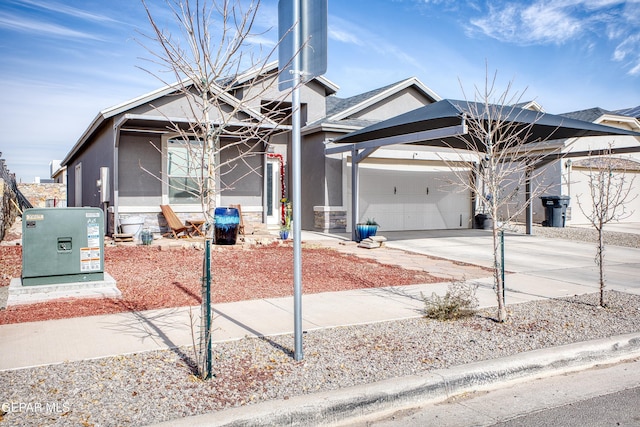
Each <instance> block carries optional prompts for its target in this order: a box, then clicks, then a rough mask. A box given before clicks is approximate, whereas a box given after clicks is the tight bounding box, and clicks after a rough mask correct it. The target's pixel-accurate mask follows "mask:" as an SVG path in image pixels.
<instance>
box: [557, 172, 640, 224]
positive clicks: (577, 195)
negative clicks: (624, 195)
mask: <svg viewBox="0 0 640 427" xmlns="http://www.w3.org/2000/svg"><path fill="white" fill-rule="evenodd" d="M625 179H626V180H627V182H631V180H633V189H632V191H631V194H630V195H629V197H628V202H627V203H626V204H625V206H624V212H625V213H624V218H623V219H622V220H621V222H638V223H640V195H638V183H640V173H637V172H636V173H634V172H627V173H626V176H625ZM578 200H579V201H580V203H581V204H582V209H584V211H585V213H587V215H591V211H592V202H591V191H590V188H589V172H588V171H586V170H583V169H577V168H576V169H574V173H573V174H572V175H571V200H570V201H569V204H570V206H571V224H575V225H579V224H589V220H588V218H587V216H585V213H583V212H582V209H580V206H579V204H578Z"/></svg>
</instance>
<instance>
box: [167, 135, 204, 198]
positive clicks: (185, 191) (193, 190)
mask: <svg viewBox="0 0 640 427" xmlns="http://www.w3.org/2000/svg"><path fill="white" fill-rule="evenodd" d="M166 159H167V160H166V161H167V164H166V168H167V169H166V170H167V184H168V185H167V187H168V191H167V193H168V196H169V203H174V204H187V203H199V202H200V195H201V190H202V185H203V182H204V180H203V179H202V164H203V163H204V164H205V165H206V164H207V161H206V156H205V155H204V153H203V145H202V141H199V140H197V139H195V138H193V139H188V140H185V139H182V138H172V139H169V140H168V141H167V157H166Z"/></svg>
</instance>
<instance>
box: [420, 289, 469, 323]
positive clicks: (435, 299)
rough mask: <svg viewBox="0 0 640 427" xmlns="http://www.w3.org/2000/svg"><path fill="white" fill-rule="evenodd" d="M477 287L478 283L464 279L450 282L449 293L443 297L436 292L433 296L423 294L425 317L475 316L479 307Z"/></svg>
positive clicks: (441, 318)
mask: <svg viewBox="0 0 640 427" xmlns="http://www.w3.org/2000/svg"><path fill="white" fill-rule="evenodd" d="M477 289H478V285H477V284H471V283H466V281H465V280H464V279H463V280H460V281H454V282H451V283H449V286H448V287H447V293H446V294H445V295H444V296H443V297H441V296H439V295H437V294H436V293H435V292H434V293H432V294H431V297H425V296H424V294H422V299H423V300H424V305H425V308H424V315H425V317H427V318H429V319H437V320H455V319H460V318H463V317H469V316H473V315H474V314H475V313H476V309H477V307H478V298H477V297H476V290H477Z"/></svg>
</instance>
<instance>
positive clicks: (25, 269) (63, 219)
mask: <svg viewBox="0 0 640 427" xmlns="http://www.w3.org/2000/svg"><path fill="white" fill-rule="evenodd" d="M101 280H104V216H103V212H102V210H101V209H98V208H34V209H26V210H25V211H24V213H23V215H22V285H23V286H31V285H52V284H59V283H74V282H93V281H101Z"/></svg>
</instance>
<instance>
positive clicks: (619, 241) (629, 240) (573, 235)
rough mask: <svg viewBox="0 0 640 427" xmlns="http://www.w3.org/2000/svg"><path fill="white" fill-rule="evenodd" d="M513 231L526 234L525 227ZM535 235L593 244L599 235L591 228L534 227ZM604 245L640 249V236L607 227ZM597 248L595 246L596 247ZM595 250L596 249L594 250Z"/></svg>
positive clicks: (517, 226)
mask: <svg viewBox="0 0 640 427" xmlns="http://www.w3.org/2000/svg"><path fill="white" fill-rule="evenodd" d="M513 230H514V231H515V232H518V233H524V232H525V227H524V225H516V226H514V227H513ZM533 234H535V235H536V236H541V237H551V238H554V239H567V240H575V241H579V242H587V243H593V244H594V245H595V244H596V242H597V241H598V233H597V232H596V230H595V229H593V228H590V227H564V228H559V227H542V226H534V230H533ZM604 243H605V246H606V245H616V246H625V247H629V248H640V234H634V233H620V232H617V231H608V230H607V229H606V226H605V232H604ZM594 247H595V246H594ZM594 250H595V249H594Z"/></svg>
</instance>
